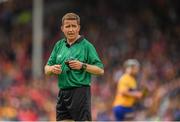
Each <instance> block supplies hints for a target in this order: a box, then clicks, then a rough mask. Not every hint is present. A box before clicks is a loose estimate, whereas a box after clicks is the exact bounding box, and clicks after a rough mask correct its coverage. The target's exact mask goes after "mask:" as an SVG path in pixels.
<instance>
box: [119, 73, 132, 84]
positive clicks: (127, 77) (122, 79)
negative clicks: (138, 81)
mask: <svg viewBox="0 0 180 122" xmlns="http://www.w3.org/2000/svg"><path fill="white" fill-rule="evenodd" d="M119 81H120V82H126V83H127V82H130V81H131V78H130V76H129V75H127V74H124V75H122V76H121V78H120V80H119Z"/></svg>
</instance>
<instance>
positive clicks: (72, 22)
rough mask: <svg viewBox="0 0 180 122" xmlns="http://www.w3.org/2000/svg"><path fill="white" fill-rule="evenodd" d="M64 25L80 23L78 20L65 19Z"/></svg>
mask: <svg viewBox="0 0 180 122" xmlns="http://www.w3.org/2000/svg"><path fill="white" fill-rule="evenodd" d="M63 25H78V22H77V20H64V23H63Z"/></svg>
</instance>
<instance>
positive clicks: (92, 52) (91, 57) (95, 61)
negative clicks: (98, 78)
mask: <svg viewBox="0 0 180 122" xmlns="http://www.w3.org/2000/svg"><path fill="white" fill-rule="evenodd" d="M87 54H88V55H87V59H88V64H91V65H96V66H98V67H100V68H102V69H103V68H104V66H103V64H102V62H101V60H100V59H99V56H98V54H97V52H96V49H95V48H94V46H93V45H92V44H89V45H88V51H87Z"/></svg>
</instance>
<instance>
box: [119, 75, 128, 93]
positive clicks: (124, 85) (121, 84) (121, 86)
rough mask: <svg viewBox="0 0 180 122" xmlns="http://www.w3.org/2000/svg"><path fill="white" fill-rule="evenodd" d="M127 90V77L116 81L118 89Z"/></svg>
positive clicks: (120, 90)
mask: <svg viewBox="0 0 180 122" xmlns="http://www.w3.org/2000/svg"><path fill="white" fill-rule="evenodd" d="M128 90H129V85H128V79H127V78H122V79H120V80H119V82H118V91H119V92H122V91H128Z"/></svg>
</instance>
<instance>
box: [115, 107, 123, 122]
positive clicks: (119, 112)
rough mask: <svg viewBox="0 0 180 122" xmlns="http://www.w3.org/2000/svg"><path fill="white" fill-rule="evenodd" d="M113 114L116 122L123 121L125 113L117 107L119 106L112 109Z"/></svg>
mask: <svg viewBox="0 0 180 122" xmlns="http://www.w3.org/2000/svg"><path fill="white" fill-rule="evenodd" d="M113 112H114V116H115V118H116V120H117V121H123V120H124V116H125V112H124V111H123V109H122V108H121V107H119V106H117V107H114V108H113Z"/></svg>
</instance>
